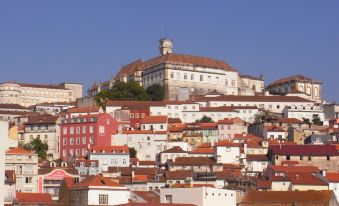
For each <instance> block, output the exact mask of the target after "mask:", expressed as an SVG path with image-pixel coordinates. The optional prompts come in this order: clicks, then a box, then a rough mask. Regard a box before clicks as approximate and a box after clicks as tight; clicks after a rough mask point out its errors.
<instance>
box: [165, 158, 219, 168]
mask: <svg viewBox="0 0 339 206" xmlns="http://www.w3.org/2000/svg"><path fill="white" fill-rule="evenodd" d="M171 164H172V165H187V166H202V165H214V164H217V163H216V161H215V160H214V159H213V158H210V157H177V158H175V160H173V161H172V162H171Z"/></svg>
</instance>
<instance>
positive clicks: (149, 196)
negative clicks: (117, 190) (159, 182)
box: [131, 191, 160, 203]
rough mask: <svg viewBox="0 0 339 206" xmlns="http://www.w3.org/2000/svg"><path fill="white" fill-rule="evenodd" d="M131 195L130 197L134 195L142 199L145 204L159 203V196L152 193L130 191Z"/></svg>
mask: <svg viewBox="0 0 339 206" xmlns="http://www.w3.org/2000/svg"><path fill="white" fill-rule="evenodd" d="M131 193H132V194H131V196H132V195H133V194H135V195H137V196H139V197H141V198H142V199H144V200H145V201H146V202H147V203H160V197H159V195H157V194H156V193H155V192H153V191H131ZM132 201H133V200H132Z"/></svg>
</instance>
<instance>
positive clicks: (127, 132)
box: [122, 130, 167, 134]
mask: <svg viewBox="0 0 339 206" xmlns="http://www.w3.org/2000/svg"><path fill="white" fill-rule="evenodd" d="M166 133H167V132H166V131H152V130H123V131H122V134H166Z"/></svg>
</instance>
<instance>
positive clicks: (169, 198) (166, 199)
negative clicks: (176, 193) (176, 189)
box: [165, 195, 172, 204]
mask: <svg viewBox="0 0 339 206" xmlns="http://www.w3.org/2000/svg"><path fill="white" fill-rule="evenodd" d="M165 203H168V204H172V195H165Z"/></svg>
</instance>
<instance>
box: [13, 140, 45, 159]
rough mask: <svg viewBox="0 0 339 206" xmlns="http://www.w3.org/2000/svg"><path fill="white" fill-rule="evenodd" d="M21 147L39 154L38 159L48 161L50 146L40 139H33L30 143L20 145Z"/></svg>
mask: <svg viewBox="0 0 339 206" xmlns="http://www.w3.org/2000/svg"><path fill="white" fill-rule="evenodd" d="M19 146H20V147H22V148H24V149H26V150H31V151H34V152H36V153H37V154H38V157H39V158H41V159H46V156H47V150H48V144H47V143H44V142H42V141H41V140H40V138H39V137H38V138H36V139H33V140H32V141H31V142H30V143H26V144H22V145H19Z"/></svg>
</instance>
